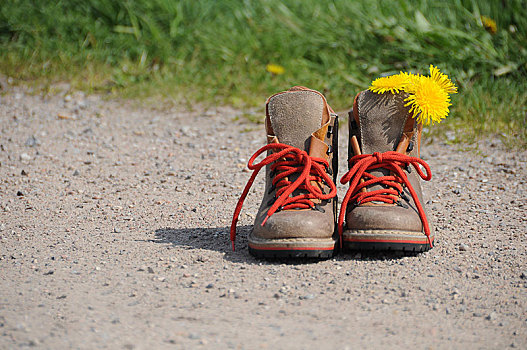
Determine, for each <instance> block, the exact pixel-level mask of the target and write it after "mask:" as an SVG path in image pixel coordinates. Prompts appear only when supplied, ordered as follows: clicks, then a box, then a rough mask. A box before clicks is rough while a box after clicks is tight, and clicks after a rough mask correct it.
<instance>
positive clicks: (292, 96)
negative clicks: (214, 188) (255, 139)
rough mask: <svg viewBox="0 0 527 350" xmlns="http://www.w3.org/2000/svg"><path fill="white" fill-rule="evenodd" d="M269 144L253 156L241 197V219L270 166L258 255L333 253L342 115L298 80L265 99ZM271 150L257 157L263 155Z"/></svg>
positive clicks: (256, 232) (256, 236)
mask: <svg viewBox="0 0 527 350" xmlns="http://www.w3.org/2000/svg"><path fill="white" fill-rule="evenodd" d="M265 127H266V131H267V145H266V146H264V147H262V148H261V149H259V150H258V151H257V152H256V153H255V154H254V155H253V156H252V157H251V159H250V160H249V163H248V167H249V169H251V170H254V172H253V174H252V176H251V178H250V179H249V182H248V183H247V185H246V187H245V189H244V191H243V194H242V196H241V198H240V200H239V201H238V205H237V206H236V210H235V212H234V218H233V222H232V225H231V241H232V244H233V249H234V240H235V238H236V223H237V221H238V215H239V213H240V210H241V207H242V204H243V201H244V199H245V197H246V195H247V193H248V191H249V188H250V186H251V185H252V183H253V181H254V179H255V177H256V175H257V173H258V172H259V171H260V169H262V168H263V167H265V173H266V174H265V175H266V181H265V193H264V197H263V199H262V203H261V205H260V209H259V210H258V213H257V215H256V218H255V220H254V226H253V229H252V231H251V233H250V234H249V252H250V253H251V254H253V255H255V256H257V257H295V258H296V257H313V258H328V257H331V256H332V255H333V254H334V252H335V248H336V246H337V245H336V242H337V237H338V235H337V234H335V222H336V205H337V197H336V194H337V190H336V187H335V181H336V176H337V169H338V163H337V162H338V157H337V155H336V150H337V145H338V136H337V133H338V117H337V115H336V114H335V113H334V112H333V110H332V109H331V107H329V105H328V104H327V102H326V99H325V98H324V96H323V95H322V94H321V93H320V92H318V91H314V90H310V89H308V88H305V87H301V86H295V87H293V88H291V89H290V90H288V91H284V92H280V93H278V94H275V95H273V96H271V97H270V98H269V99H268V100H267V103H266V119H265ZM264 152H266V154H267V156H266V157H265V158H264V159H263V160H262V161H261V162H259V163H255V160H256V158H257V157H258V156H260V155H261V154H263V153H264Z"/></svg>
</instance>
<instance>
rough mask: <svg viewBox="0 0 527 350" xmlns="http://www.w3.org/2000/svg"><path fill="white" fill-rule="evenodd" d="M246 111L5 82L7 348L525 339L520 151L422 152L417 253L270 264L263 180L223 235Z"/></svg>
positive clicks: (498, 343)
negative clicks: (265, 253)
mask: <svg viewBox="0 0 527 350" xmlns="http://www.w3.org/2000/svg"><path fill="white" fill-rule="evenodd" d="M263 100H264V98H262V101H263ZM242 113H243V111H237V110H233V109H230V108H218V109H215V108H213V109H208V110H205V111H188V110H185V109H184V108H183V107H177V108H174V107H170V106H169V105H168V104H167V105H161V106H159V107H158V108H153V107H140V106H137V105H133V104H132V103H130V102H122V101H104V100H102V99H101V98H99V97H95V96H88V97H86V96H84V95H83V94H81V93H74V94H72V95H64V94H56V95H52V96H43V95H39V94H28V93H26V92H25V90H23V89H21V88H9V90H8V91H5V90H4V94H3V95H2V96H1V97H0V176H1V177H0V179H1V182H0V238H1V240H0V277H1V282H0V283H1V284H0V348H18V347H21V348H24V347H31V346H34V347H37V348H48V349H66V348H80V349H92V348H109V349H119V348H125V349H148V348H150V349H157V348H175V349H195V348H220V349H223V348H233V349H260V348H261V349H318V348H324V349H326V348H327V349H329V348H341V349H361V348H365V347H368V348H387V347H390V348H393V347H394V348H406V347H408V346H417V347H418V348H440V349H441V348H466V349H480V348H489V349H492V348H494V349H503V348H506V347H517V348H520V349H521V348H523V349H525V348H526V347H527V311H526V310H527V236H526V235H527V215H526V212H527V210H526V208H527V200H526V198H527V185H526V181H527V180H526V177H527V152H525V151H522V152H517V151H509V150H505V149H504V148H503V147H502V146H501V144H500V143H499V142H496V141H495V140H486V141H485V142H481V143H479V144H476V145H470V147H469V148H471V150H468V151H467V150H465V151H462V150H461V148H462V147H461V146H459V145H457V146H450V145H447V144H444V143H442V142H439V141H436V142H434V143H432V144H427V145H425V146H424V148H423V158H424V159H425V160H426V161H428V162H429V164H430V165H431V167H432V172H433V179H432V181H431V182H430V183H425V184H424V191H425V196H426V199H427V201H428V208H429V211H430V213H431V220H432V222H433V223H434V226H435V229H436V237H437V246H436V247H435V248H434V249H432V250H431V251H429V252H427V253H424V254H420V255H416V256H402V255H395V254H391V255H390V254H387V255H386V254H369V255H366V254H364V253H363V254H362V255H361V254H360V253H353V254H340V255H338V256H337V257H336V258H335V259H330V260H327V261H322V262H310V261H298V262H286V261H271V262H269V261H265V260H257V259H255V258H253V257H251V256H249V254H248V252H247V247H246V242H247V241H246V235H247V233H248V231H249V229H250V224H251V223H252V220H253V218H254V214H255V213H256V209H257V206H258V204H259V201H260V195H261V191H262V184H263V176H260V177H259V180H258V181H257V183H255V186H254V190H252V191H251V193H250V196H249V198H248V199H247V201H246V205H245V207H244V210H243V211H242V215H241V218H240V228H239V239H238V242H237V247H238V250H237V251H236V252H232V251H231V248H230V242H229V239H228V227H229V225H230V219H231V215H232V211H233V209H234V206H235V204H236V201H237V199H238V196H239V195H240V193H241V189H242V186H244V185H245V182H246V181H247V179H248V178H249V173H247V172H246V170H244V168H245V163H246V161H247V159H248V158H249V157H250V156H251V155H252V153H253V152H254V151H256V149H258V148H259V147H260V146H262V145H263V142H264V131H263V126H262V125H255V124H250V123H248V122H245V121H244V120H245V119H244V118H243V117H241V116H242ZM341 130H342V132H341V136H342V137H341V140H340V142H341V146H342V148H341V150H342V152H340V154H341V159H340V167H341V171H343V170H344V168H345V167H346V164H345V153H346V152H345V151H344V150H345V149H346V146H347V144H346V142H347V141H346V140H347V138H346V136H347V135H346V128H342V129H341ZM341 174H343V172H341ZM343 191H344V188H343V186H341V187H340V192H341V193H342V192H343Z"/></svg>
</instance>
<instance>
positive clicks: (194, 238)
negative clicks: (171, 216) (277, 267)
mask: <svg viewBox="0 0 527 350" xmlns="http://www.w3.org/2000/svg"><path fill="white" fill-rule="evenodd" d="M251 227H252V226H249V225H245V226H238V229H237V232H238V234H237V236H236V251H234V252H233V251H232V245H231V241H230V238H229V232H230V227H209V228H204V227H194V228H170V227H168V228H161V229H157V230H155V232H154V234H155V236H156V240H155V241H154V242H157V243H171V244H173V245H174V246H177V247H181V248H188V249H205V250H211V251H216V252H220V253H225V255H224V258H225V259H226V260H229V261H232V262H244V263H249V264H251V263H252V264H258V263H260V262H264V261H263V260H258V259H256V258H254V257H252V256H251V255H249V252H248V251H247V235H248V234H249V231H250V229H251Z"/></svg>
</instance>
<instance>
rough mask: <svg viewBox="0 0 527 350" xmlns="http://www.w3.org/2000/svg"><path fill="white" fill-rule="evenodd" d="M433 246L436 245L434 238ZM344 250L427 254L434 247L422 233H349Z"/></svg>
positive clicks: (346, 234)
mask: <svg viewBox="0 0 527 350" xmlns="http://www.w3.org/2000/svg"><path fill="white" fill-rule="evenodd" d="M431 239H432V246H433V244H434V237H433V236H432V237H431ZM342 244H343V249H344V250H363V251H403V252H417V253H419V252H425V251H428V250H430V249H431V248H432V247H431V246H430V244H429V243H428V239H427V238H426V236H425V235H424V234H421V233H417V232H416V233H415V234H414V233H409V232H406V233H404V234H403V233H398V232H397V231H377V230H370V231H369V232H368V231H351V232H350V231H347V232H344V236H343V242H342Z"/></svg>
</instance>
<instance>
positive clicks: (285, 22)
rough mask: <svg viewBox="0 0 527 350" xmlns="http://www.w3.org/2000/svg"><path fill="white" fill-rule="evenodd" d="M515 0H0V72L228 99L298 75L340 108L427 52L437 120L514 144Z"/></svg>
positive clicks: (263, 91)
mask: <svg viewBox="0 0 527 350" xmlns="http://www.w3.org/2000/svg"><path fill="white" fill-rule="evenodd" d="M526 8H527V2H526V1H525V0H502V1H494V0H488V1H483V0H479V1H477V0H450V1H431V0H430V1H426V0H404V1H403V0H399V1H382V0H355V1H348V0H335V1H318V0H304V1H284V0H282V1H280V0H260V1H256V0H244V1H241V0H222V1H214V0H202V1H194V0H180V1H176V0H148V1H146V0H145V1H131V0H129V1H127V0H123V1H112V0H89V1H88V0H83V1H81V0H63V1H60V0H59V1H54V2H53V3H51V2H46V1H41V2H35V1H31V0H7V1H4V3H3V4H2V6H1V7H0V71H1V72H3V74H5V75H8V76H10V77H13V78H14V79H16V80H26V81H36V82H37V83H39V84H41V83H49V82H56V81H60V80H67V81H70V82H72V84H73V86H74V87H75V88H81V89H85V90H88V91H111V92H114V93H118V94H120V95H122V94H124V95H125V96H131V97H137V96H157V95H159V96H168V97H171V98H176V99H178V100H182V99H184V100H187V101H190V102H192V101H207V102H210V103H228V104H233V105H235V106H238V107H242V106H247V105H258V106H261V105H262V101H263V100H264V99H265V97H266V96H267V95H269V94H271V93H273V92H275V91H277V90H283V89H286V88H288V87H289V86H291V85H295V84H302V85H307V86H309V87H312V88H314V89H317V90H320V91H322V92H323V93H325V94H326V95H327V97H328V100H329V101H330V102H331V104H332V106H334V107H335V108H336V109H339V110H340V109H344V108H348V107H349V105H350V104H351V102H352V98H353V96H354V94H355V93H356V92H357V91H359V90H360V89H365V88H367V86H368V85H369V83H370V81H371V80H372V79H374V78H376V77H378V76H380V75H383V74H391V73H397V72H398V71H399V70H408V71H413V72H421V73H426V72H427V69H428V65H429V64H430V63H433V64H435V65H437V66H438V67H439V68H440V69H441V70H442V71H443V72H445V73H447V74H448V75H449V76H451V77H452V78H453V79H454V80H455V81H456V83H457V85H458V86H459V90H460V93H459V94H457V95H454V98H453V104H454V106H453V110H452V113H451V116H450V117H449V119H450V121H451V122H449V124H450V125H451V126H455V127H460V128H461V129H463V130H466V131H467V132H468V134H470V135H472V136H470V137H472V138H477V137H478V136H479V135H480V134H488V133H498V134H504V135H506V138H507V139H509V140H512V141H510V142H511V143H514V142H516V143H517V142H520V143H521V145H522V146H525V144H526V140H527V135H526V131H525V129H526V120H525V118H526V117H525V115H526V113H527V111H526V108H525V106H526V104H527V103H526V102H527V79H526V78H527V16H526V15H527V10H526ZM482 16H485V17H487V18H489V19H491V20H493V21H494V23H495V28H494V27H493V26H492V21H490V22H489V21H485V20H484V19H483V20H482ZM485 24H486V25H487V28H486V27H485ZM494 29H495V31H494ZM270 63H271V64H277V65H279V66H282V67H283V68H284V72H283V74H272V73H270V72H269V71H268V70H267V69H266V66H267V65H268V64H270ZM467 132H465V133H464V134H467Z"/></svg>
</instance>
